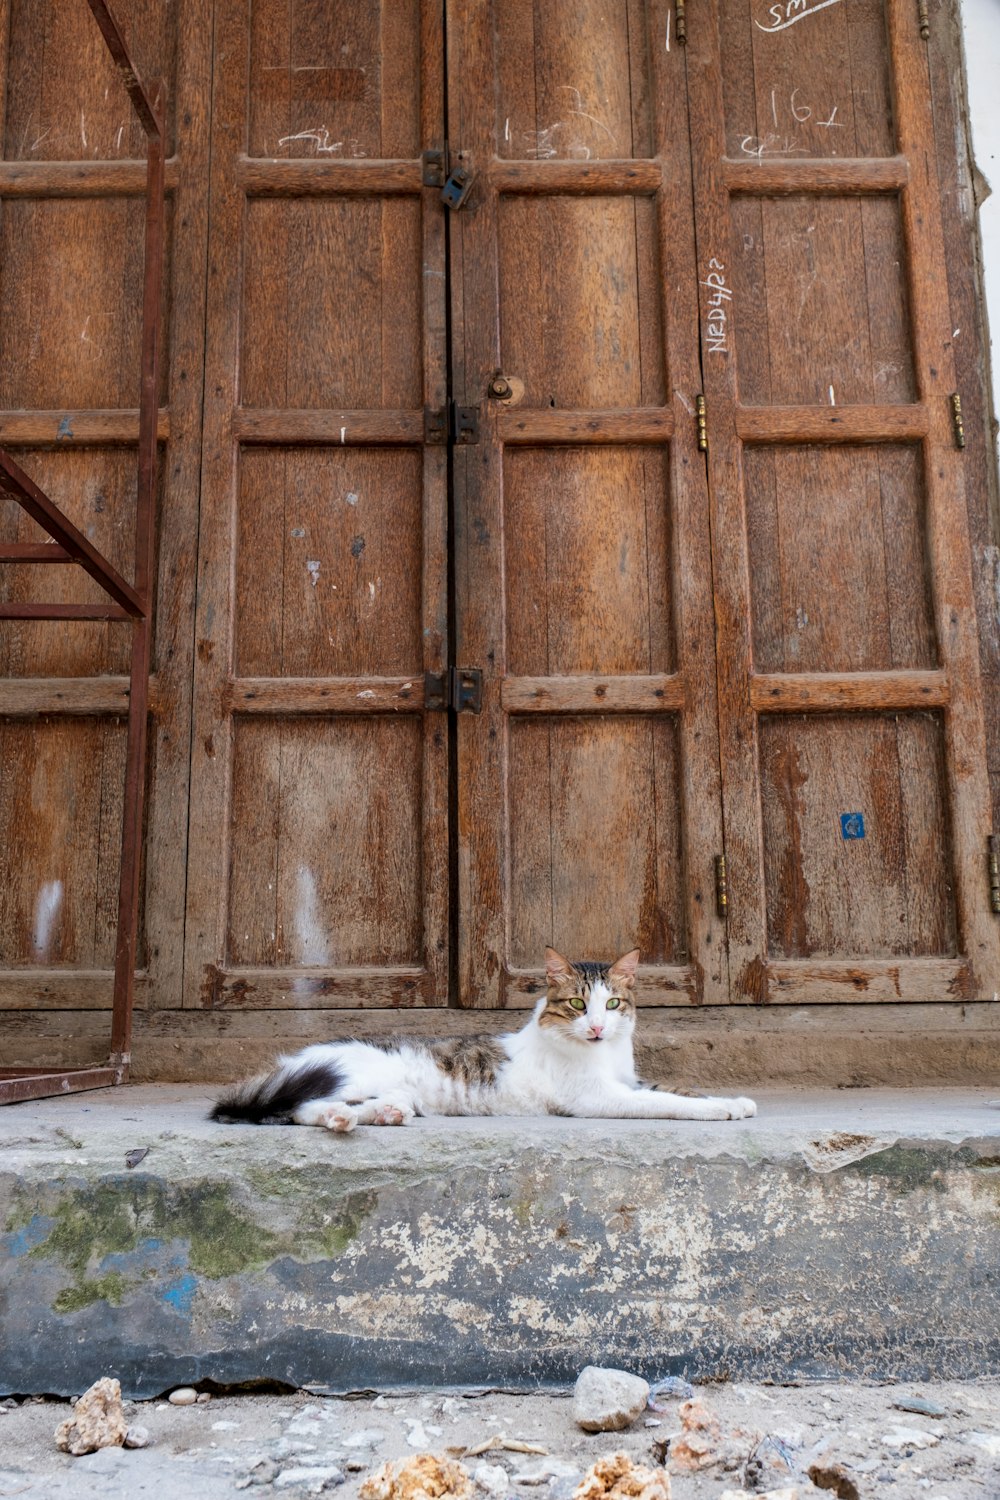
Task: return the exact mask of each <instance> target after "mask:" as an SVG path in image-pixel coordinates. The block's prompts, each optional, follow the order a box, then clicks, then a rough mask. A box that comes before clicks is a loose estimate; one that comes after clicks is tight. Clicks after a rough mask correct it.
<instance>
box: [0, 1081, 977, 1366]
mask: <svg viewBox="0 0 1000 1500" xmlns="http://www.w3.org/2000/svg"><path fill="white" fill-rule="evenodd" d="M757 1097H758V1102H759V1105H760V1113H759V1115H758V1116H757V1118H756V1119H753V1120H746V1121H740V1122H733V1123H718V1124H715V1123H712V1124H702V1123H691V1122H671V1121H663V1122H655V1123H647V1122H644V1121H603V1120H565V1119H554V1118H548V1117H546V1118H543V1119H530V1120H513V1119H495V1120H482V1119H479V1120H476V1119H462V1120H440V1119H438V1120H420V1121H417V1122H415V1123H414V1125H412V1126H410V1127H409V1128H407V1129H375V1128H368V1129H364V1128H359V1129H358V1130H357V1131H356V1132H355V1133H354V1134H353V1135H351V1136H347V1137H344V1136H336V1137H334V1136H330V1135H328V1134H326V1133H325V1132H322V1131H320V1130H316V1129H312V1130H307V1129H301V1128H294V1127H288V1128H281V1127H271V1128H256V1127H252V1126H220V1125H214V1124H210V1123H209V1122H208V1121H207V1120H206V1118H205V1115H206V1111H207V1109H208V1107H209V1104H210V1100H211V1095H210V1094H209V1093H208V1092H207V1091H205V1090H204V1089H202V1088H178V1087H172V1086H164V1087H157V1086H149V1085H146V1086H139V1087H131V1088H127V1089H119V1090H114V1091H110V1090H109V1091H104V1092H99V1093H91V1094H81V1095H74V1096H71V1097H67V1098H61V1099H52V1100H42V1101H39V1102H37V1103H29V1104H20V1105H14V1106H10V1107H8V1108H6V1109H4V1110H0V1144H2V1147H3V1152H2V1157H0V1226H2V1228H3V1231H4V1232H3V1234H2V1235H0V1245H2V1259H0V1326H2V1328H3V1339H2V1342H0V1393H10V1392H20V1393H29V1392H51V1393H53V1394H59V1395H72V1394H78V1393H79V1392H80V1391H81V1390H83V1389H84V1388H86V1387H87V1386H89V1385H90V1384H91V1382H92V1381H93V1380H95V1379H97V1378H98V1376H100V1375H104V1374H113V1375H116V1376H118V1377H119V1379H120V1380H121V1382H122V1386H123V1388H124V1390H125V1391H126V1393H128V1394H130V1395H133V1396H150V1395H154V1394H157V1393H159V1392H160V1391H163V1390H166V1389H169V1388H170V1387H172V1386H174V1385H178V1384H192V1383H194V1384H196V1383H198V1382H199V1381H209V1380H210V1381H214V1382H217V1383H218V1384H221V1385H230V1384H235V1383H239V1382H245V1381H253V1380H261V1379H265V1380H273V1381H280V1382H284V1383H287V1384H289V1385H292V1386H309V1387H316V1388H320V1389H323V1390H326V1391H331V1392H333V1391H336V1392H349V1391H356V1390H363V1389H378V1390H384V1389H388V1388H398V1387H403V1386H413V1385H422V1384H437V1385H440V1384H442V1383H445V1384H454V1385H461V1386H484V1385H485V1386H499V1387H507V1388H512V1389H521V1390H524V1389H531V1388H535V1387H537V1386H540V1385H547V1384H554V1385H558V1384H563V1383H567V1382H570V1381H572V1380H573V1379H574V1378H575V1376H576V1373H577V1372H578V1370H579V1369H580V1367H581V1366H582V1365H584V1364H587V1363H599V1364H618V1365H624V1366H625V1367H627V1368H629V1369H633V1370H636V1371H637V1372H639V1373H642V1374H645V1375H647V1376H662V1375H665V1374H671V1373H677V1374H686V1375H688V1376H689V1377H691V1376H694V1377H696V1378H700V1379H706V1378H712V1379H736V1378H740V1379H771V1380H776V1381H782V1380H789V1379H802V1378H821V1377H824V1378H828V1377H838V1376H847V1377H865V1378H874V1379H883V1378H892V1377H895V1378H912V1379H934V1378H969V1377H975V1376H981V1375H985V1374H991V1373H1000V1110H998V1109H996V1108H991V1107H990V1100H991V1097H992V1096H991V1094H990V1093H989V1092H988V1091H986V1090H982V1089H962V1090H959V1089H951V1090H943V1091H942V1090H939V1091H934V1092H930V1091H918V1090H894V1091H890V1090H878V1091H876V1090H846V1091H828V1092H820V1091H809V1092H801V1093H781V1094H768V1093H766V1092H765V1093H759V1094H758V1095H757ZM137 1148H147V1150H148V1155H147V1156H145V1157H144V1158H143V1160H142V1161H141V1162H139V1163H138V1164H137V1165H136V1166H134V1167H132V1168H129V1167H128V1166H127V1165H126V1161H125V1154H126V1152H128V1151H131V1150H135V1149H137Z"/></svg>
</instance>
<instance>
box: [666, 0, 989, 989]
mask: <svg viewBox="0 0 1000 1500" xmlns="http://www.w3.org/2000/svg"><path fill="white" fill-rule="evenodd" d="M920 26H921V21H920V11H919V7H918V6H917V5H916V4H912V3H910V0H781V3H779V4H777V5H771V6H768V5H766V4H763V3H761V0H749V3H748V0H719V4H718V5H717V6H707V5H704V6H702V5H699V6H698V7H697V11H694V10H692V16H691V24H690V27H689V32H690V40H689V43H688V47H687V64H688V74H689V79H690V99H691V112H692V122H693V124H694V127H695V128H694V129H693V131H692V143H693V157H694V173H695V181H696V184H697V189H696V193H695V217H696V221H697V235H698V279H699V286H700V291H701V304H702V306H701V324H702V327H701V332H702V351H703V352H702V359H703V368H704V390H705V397H706V403H707V430H708V472H709V486H710V491H711V494H712V530H713V542H714V552H713V556H714V564H715V589H716V620H717V624H718V662H719V717H720V731H721V746H722V778H723V799H724V806H725V830H726V853H727V862H728V877H729V894H730V921H729V957H730V973H731V980H732V987H733V999H735V1000H757V1001H760V1000H766V999H785V1000H789V1001H799V1000H813V999H815V1000H820V999H822V1000H827V1001H829V1000H831V999H837V998H843V999H856V998H868V999H887V1000H924V999H934V998H944V997H946V996H963V997H971V996H978V997H984V998H985V997H992V996H993V994H994V993H995V990H996V984H997V978H998V975H1000V949H998V925H1000V924H998V923H997V920H996V917H995V916H992V915H991V914H990V909H989V893H988V889H987V851H986V839H987V835H988V833H989V830H990V799H989V786H988V781H987V770H986V744H985V732H984V724H983V709H982V697H981V685H980V680H979V657H978V643H977V633H976V619H975V609H974V600H973V592H972V576H971V556H970V545H969V529H968V528H969V521H968V511H967V506H966V500H965V493H964V479H963V464H964V459H963V455H962V452H961V450H960V448H959V446H958V443H959V441H960V439H961V435H960V432H959V430H958V428H957V427H956V425H955V424H954V422H953V416H954V408H953V393H954V392H955V389H956V386H955V375H954V360H953V352H952V343H953V339H954V337H955V336H956V334H957V333H958V332H959V330H957V329H953V328H952V323H951V318H950V312H949V301H948V285H947V276H946V267H945V258H944V250H943V242H942V232H941V222H940V213H941V207H940V197H939V190H938V184H937V180H936V176H935V141H934V137H933V110H932V105H931V93H930V79H929V64H928V52H927V47H926V44H925V42H924V41H923V40H922V38H921V34H920Z"/></svg>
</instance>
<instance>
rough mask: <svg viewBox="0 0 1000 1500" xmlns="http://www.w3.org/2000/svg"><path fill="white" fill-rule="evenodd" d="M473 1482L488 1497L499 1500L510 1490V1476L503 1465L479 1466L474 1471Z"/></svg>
mask: <svg viewBox="0 0 1000 1500" xmlns="http://www.w3.org/2000/svg"><path fill="white" fill-rule="evenodd" d="M472 1480H473V1483H474V1484H476V1485H478V1487H479V1488H480V1489H481V1490H485V1492H486V1494H487V1495H495V1496H497V1500H501V1497H502V1496H504V1495H506V1493H507V1491H508V1490H509V1489H510V1475H509V1474H508V1473H507V1470H506V1469H505V1468H504V1467H503V1465H502V1464H477V1465H476V1467H475V1468H474V1469H473V1471H472Z"/></svg>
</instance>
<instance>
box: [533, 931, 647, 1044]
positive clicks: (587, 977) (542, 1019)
mask: <svg viewBox="0 0 1000 1500" xmlns="http://www.w3.org/2000/svg"><path fill="white" fill-rule="evenodd" d="M638 963H639V950H638V948H633V949H632V952H631V953H626V954H625V956H624V957H623V958H619V959H617V960H616V962H615V963H613V964H594V963H577V964H573V963H570V962H569V961H568V959H565V958H563V956H562V954H561V953H557V952H556V950H555V949H554V948H546V950H545V978H546V981H547V984H548V993H547V994H546V997H545V1004H544V1006H543V1007H542V1010H541V1013H540V1015H539V1017H538V1024H539V1026H540V1027H543V1028H545V1029H546V1030H549V1029H551V1030H552V1031H554V1032H556V1034H558V1035H559V1036H560V1037H564V1038H565V1039H566V1040H568V1041H574V1042H580V1043H581V1044H583V1045H586V1046H590V1047H596V1046H599V1045H601V1044H602V1043H604V1042H610V1041H612V1040H613V1039H614V1038H615V1037H616V1036H622V1035H623V1034H627V1035H631V1033H632V1029H633V1027H634V1026H635V1000H634V999H633V994H632V990H633V986H634V984H635V971H636V967H637V965H638Z"/></svg>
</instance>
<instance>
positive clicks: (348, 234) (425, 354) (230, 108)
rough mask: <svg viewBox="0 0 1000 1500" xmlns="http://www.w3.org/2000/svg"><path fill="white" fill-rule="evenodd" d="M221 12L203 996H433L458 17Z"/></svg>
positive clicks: (443, 814)
mask: <svg viewBox="0 0 1000 1500" xmlns="http://www.w3.org/2000/svg"><path fill="white" fill-rule="evenodd" d="M217 28H218V29H217V56H218V57H220V58H221V59H222V60H221V61H220V64H219V67H218V70H217V74H216V108H217V110H218V111H219V112H220V117H221V118H225V119H226V120H229V121H233V122H237V123H236V128H234V129H232V130H230V131H229V132H228V134H226V135H225V136H220V138H219V145H218V148H217V152H216V156H215V159H214V168H213V184H212V193H213V230H212V235H213V248H212V251H211V267H210V276H209V296H210V316H211V318H212V320H213V326H214V327H216V328H217V329H220V330H225V336H224V337H223V338H221V339H220V341H219V343H218V345H217V346H216V347H214V348H212V349H210V350H209V369H210V372H211V383H210V396H209V402H208V406H207V410H206V418H205V459H204V470H203V476H204V487H205V488H204V497H203V505H202V528H201V539H200V559H201V579H200V592H199V602H198V645H197V651H198V665H197V670H196V680H195V693H196V703H197V712H198V716H199V725H200V732H199V733H198V734H196V736H195V742H194V752H193V760H192V776H193V794H192V796H193V807H194V827H195V829H196V834H195V848H194V853H193V866H192V872H193V873H192V882H191V885H190V888H189V925H188V932H189V939H188V945H187V959H186V970H185V972H186V992H185V993H186V1002H187V1003H188V1004H192V1005H207V1006H221V1005H241V1006H245V1007H246V1006H249V1007H257V1008H266V1007H278V1008H281V1007H295V1006H298V1005H303V1004H309V1005H311V1006H316V1007H323V1006H327V1005H349V1006H357V1005H370V1004H373V1005H391V1004H440V1003H443V1002H444V1001H445V999H446V998H447V991H446V985H447V958H448V954H447V930H448V911H447V884H448V850H447V786H446V773H447V734H446V725H445V721H444V719H443V716H441V715H438V714H433V713H431V712H425V708H424V673H425V672H436V673H440V672H441V671H442V669H443V667H444V665H445V661H446V649H447V588H446V559H445V536H446V525H447V508H446V489H445V486H446V469H447V465H446V451H445V449H444V447H443V446H436V445H430V444H428V443H426V442H425V420H426V419H425V409H431V410H434V409H438V410H440V409H442V408H443V407H444V404H445V378H446V350H445V343H444V336H445V304H444V277H445V264H444V221H443V215H444V208H443V205H442V203H441V200H440V192H439V191H437V192H436V191H434V190H433V189H432V188H430V187H428V186H425V184H424V182H423V176H424V172H423V168H422V163H421V160H420V154H421V151H423V150H430V149H432V148H435V147H437V148H440V146H441V144H442V120H443V96H442V85H441V67H442V58H443V51H442V33H441V27H440V16H439V15H438V14H437V13H436V12H435V9H434V7H433V6H432V5H430V4H424V5H421V4H419V3H413V4H410V5H406V6H400V5H397V4H390V3H385V4H383V5H380V4H379V3H377V0H372V3H371V4H368V5H364V6H361V7H354V8H352V9H351V10H350V12H348V11H347V10H345V9H344V8H343V7H325V8H323V7H316V6H314V5H312V4H306V3H301V4H292V5H291V6H288V5H285V4H282V5H281V6H278V5H272V4H264V5H262V6H259V7H257V6H255V7H254V8H253V17H252V21H251V22H250V24H249V25H248V22H247V8H246V7H245V6H241V5H240V4H238V3H236V0H229V3H226V4H224V5H221V6H219V8H218V20H217Z"/></svg>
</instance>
